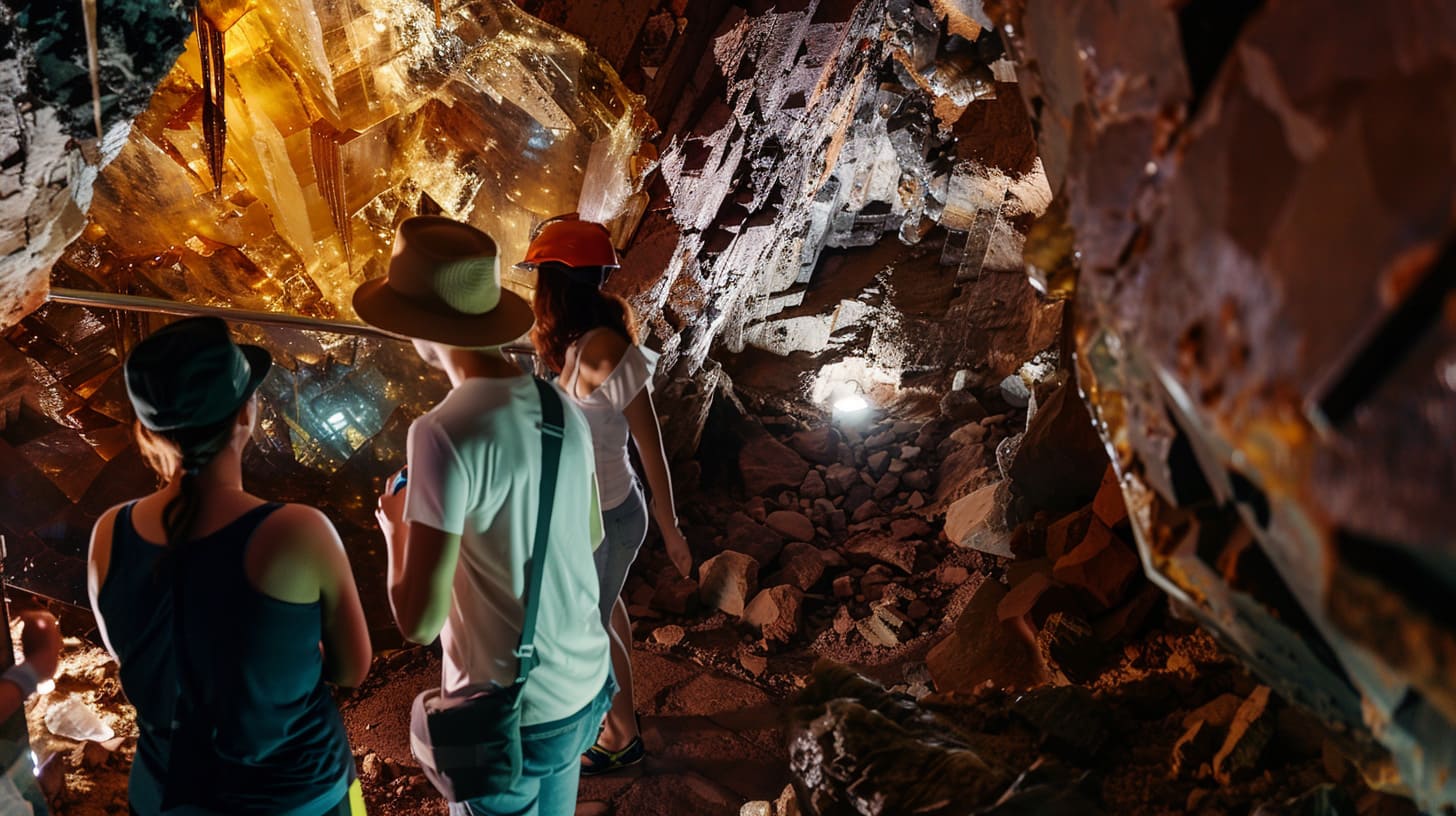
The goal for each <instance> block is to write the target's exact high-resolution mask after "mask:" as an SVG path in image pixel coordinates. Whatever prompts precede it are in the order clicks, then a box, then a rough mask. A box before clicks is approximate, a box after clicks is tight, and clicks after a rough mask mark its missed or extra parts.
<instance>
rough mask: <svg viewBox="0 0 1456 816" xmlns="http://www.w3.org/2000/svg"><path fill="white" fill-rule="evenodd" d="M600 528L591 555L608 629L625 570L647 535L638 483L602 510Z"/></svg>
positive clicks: (625, 577)
mask: <svg viewBox="0 0 1456 816" xmlns="http://www.w3.org/2000/svg"><path fill="white" fill-rule="evenodd" d="M602 529H603V532H604V535H603V538H602V545H601V546H600V547H597V551H596V552H595V553H593V554H592V557H593V558H595V559H596V562H597V581H598V582H599V583H598V592H599V593H600V594H599V596H598V601H599V603H600V604H601V610H602V625H603V626H606V627H607V629H611V628H612V607H613V606H615V605H616V603H617V596H618V595H621V594H622V587H624V586H626V585H627V571H628V570H630V569H632V562H633V561H635V560H637V551H638V550H641V549H642V542H643V541H644V540H645V539H646V538H647V501H646V500H645V499H644V498H643V497H642V486H641V485H639V484H637V483H636V482H635V481H634V482H633V483H632V492H631V493H630V494H628V496H627V498H626V499H625V500H624V501H623V502H622V503H621V504H619V505H617V506H616V507H613V508H612V509H610V510H603V511H602Z"/></svg>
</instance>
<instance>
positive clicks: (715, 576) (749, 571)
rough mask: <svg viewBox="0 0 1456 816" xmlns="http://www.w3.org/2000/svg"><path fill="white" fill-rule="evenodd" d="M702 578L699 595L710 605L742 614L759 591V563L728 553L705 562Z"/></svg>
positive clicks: (699, 569)
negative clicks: (750, 599) (749, 600)
mask: <svg viewBox="0 0 1456 816" xmlns="http://www.w3.org/2000/svg"><path fill="white" fill-rule="evenodd" d="M698 576H699V577H698V582H699V588H698V595H699V597H701V598H702V599H703V603H704V604H705V605H706V606H708V607H709V608H711V609H721V610H723V611H724V612H727V613H728V614H730V615H742V614H743V610H744V607H746V606H747V605H748V599H749V598H751V597H753V594H754V592H755V591H756V590H757V589H758V562H757V561H756V560H754V559H753V558H752V557H751V556H747V555H744V554H743V553H740V552H734V551H732V550H727V551H725V552H721V553H719V554H717V555H715V556H713V557H712V558H709V559H708V560H707V561H704V562H703V565H702V566H701V567H699V568H698Z"/></svg>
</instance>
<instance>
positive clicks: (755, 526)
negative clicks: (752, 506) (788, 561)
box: [723, 513, 813, 564]
mask: <svg viewBox="0 0 1456 816" xmlns="http://www.w3.org/2000/svg"><path fill="white" fill-rule="evenodd" d="M810 532H811V533H812V532H813V527H812V525H811V526H810ZM723 543H724V548H725V549H730V550H735V551H737V552H741V553H744V554H746V555H750V556H752V557H753V559H754V560H755V561H757V562H758V563H759V564H768V563H770V562H772V561H773V560H774V559H775V558H777V557H778V555H779V551H780V550H782V549H783V548H784V539H783V537H782V536H780V535H779V534H778V533H776V532H774V531H773V530H770V529H769V528H768V527H767V526H765V525H762V524H759V523H758V522H756V521H754V520H753V519H751V518H749V517H748V516H746V515H744V514H742V513H734V514H733V515H731V516H729V517H728V530H727V534H726V535H725V536H724V539H723Z"/></svg>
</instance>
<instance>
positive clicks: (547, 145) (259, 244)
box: [57, 0, 655, 319]
mask: <svg viewBox="0 0 1456 816" xmlns="http://www.w3.org/2000/svg"><path fill="white" fill-rule="evenodd" d="M195 18H196V20H197V23H198V29H197V35H196V36H195V37H194V40H193V42H192V43H191V44H190V46H189V48H188V50H187V51H186V53H185V54H184V55H183V56H182V57H181V59H179V60H178V62H177V64H176V66H175V67H174V68H173V69H172V71H171V73H170V74H169V75H168V76H167V78H166V79H165V80H164V81H163V82H162V83H161V85H160V86H159V87H158V89H157V91H156V93H155V95H154V96H153V99H152V103H151V106H150V107H149V109H148V110H147V111H146V112H145V113H144V114H143V115H142V116H140V117H139V118H138V119H137V121H136V122H135V124H134V125H133V129H132V133H131V135H130V138H129V140H128V142H127V144H126V146H125V147H124V148H123V149H122V152H121V154H120V155H119V156H118V157H117V158H116V160H115V161H114V162H112V163H111V165H109V166H108V167H107V168H106V170H105V171H104V172H103V173H102V174H101V178H100V180H99V181H98V183H97V186H96V194H95V199H94V201H93V202H92V207H91V210H90V213H89V219H90V221H89V225H88V227H87V229H86V230H85V232H84V233H83V235H82V237H81V238H79V239H77V241H76V242H75V243H74V244H73V245H72V246H71V247H70V249H69V251H68V252H67V254H66V257H65V259H64V260H63V261H62V263H61V265H60V268H58V270H57V278H58V283H59V281H60V279H64V280H65V281H66V282H67V284H68V285H72V286H80V287H83V288H99V289H103V290H109V291H116V292H127V293H135V294H146V295H153V296H161V297H168V298H173V299H176V300H183V301H189V302H197V303H205V304H209V305H222V306H233V307H238V308H250V309H260V310H265V311H274V312H289V313H295V314H302V315H308V316H312V317H318V318H325V319H334V318H342V319H348V318H351V317H352V309H351V307H350V305H349V299H350V295H351V294H352V292H353V290H354V288H355V287H356V286H357V285H358V284H359V283H361V282H363V281H364V280H366V279H369V278H372V277H377V276H379V275H382V274H384V268H385V263H386V261H387V258H388V257H389V250H390V244H391V239H392V234H393V230H394V227H395V225H396V224H397V223H398V222H399V221H400V220H401V219H403V218H404V217H406V216H408V215H411V214H413V213H416V212H421V211H442V212H443V213H444V214H446V215H449V216H451V217H455V218H459V219H462V220H466V221H469V222H471V223H473V224H475V225H476V226H478V227H480V228H482V229H484V230H486V231H487V232H489V233H491V234H492V235H493V236H494V237H495V238H496V241H497V244H498V245H499V246H500V250H501V254H502V258H501V261H502V268H503V269H507V270H509V268H510V265H511V264H512V263H514V262H515V261H517V260H519V259H520V258H521V257H522V255H524V252H525V243H526V240H527V234H528V232H529V230H530V228H531V227H532V226H533V225H534V224H536V223H538V222H540V221H541V220H543V219H545V218H547V217H550V216H553V215H557V214H559V213H562V212H568V211H572V210H578V209H580V210H581V211H582V213H583V216H584V217H587V218H592V219H596V220H602V221H607V222H612V221H614V219H619V216H621V215H622V214H623V213H628V214H629V215H628V218H631V217H632V216H631V215H630V214H631V213H637V212H640V210H641V206H640V204H641V200H640V199H643V198H645V197H644V196H643V194H642V193H641V188H642V182H643V177H644V176H645V175H646V173H647V172H648V171H650V169H651V167H652V162H651V160H650V156H651V155H652V153H651V148H650V147H648V148H646V149H645V150H644V148H643V140H644V137H645V136H647V135H651V134H650V131H652V130H654V129H655V125H654V124H653V123H652V122H651V119H650V118H649V117H647V116H646V115H645V114H643V112H642V106H641V101H640V99H639V98H638V97H636V96H635V95H634V94H632V93H630V92H629V91H627V90H626V89H625V88H624V87H623V86H622V85H621V83H620V82H619V80H618V79H617V76H616V74H615V72H614V71H613V70H612V68H611V67H610V66H608V65H607V64H606V63H604V62H603V61H602V60H601V59H600V58H599V57H597V56H596V55H595V54H594V53H592V52H591V51H590V50H588V49H587V47H586V46H585V45H584V44H583V43H582V42H581V41H580V40H579V39H577V38H575V37H572V36H570V35H567V34H565V33H563V32H561V31H559V30H557V29H555V28H552V27H551V26H548V25H546V24H544V23H542V22H540V21H539V20H536V19H534V18H532V17H530V16H529V15H527V14H525V13H524V12H523V11H521V10H520V9H518V8H516V7H515V6H514V5H512V4H511V3H508V2H493V0H473V1H472V2H468V3H456V4H448V3H447V4H445V5H444V7H443V8H442V9H441V16H440V20H439V21H440V23H441V25H439V26H437V25H436V16H435V12H434V9H433V8H432V7H431V6H430V5H427V4H424V3H420V2H418V0H337V1H333V2H319V3H306V2H301V0H280V2H270V3H252V2H249V1H248V0H206V1H205V2H203V3H202V4H201V7H200V8H199V10H198V11H197V13H196V15H195ZM199 42H200V43H201V44H202V47H199ZM630 226H631V225H624V224H621V223H614V224H613V227H614V230H615V232H616V233H617V234H622V233H623V232H625V231H626V230H627V229H629V228H630ZM506 278H507V283H508V285H510V284H514V285H515V286H517V288H529V287H530V284H531V282H530V281H529V280H526V279H523V278H521V277H520V273H516V272H512V271H508V272H507V273H506Z"/></svg>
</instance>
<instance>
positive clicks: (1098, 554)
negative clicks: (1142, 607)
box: [1052, 521, 1142, 609]
mask: <svg viewBox="0 0 1456 816" xmlns="http://www.w3.org/2000/svg"><path fill="white" fill-rule="evenodd" d="M1141 570H1142V565H1141V564H1139V563H1138V558H1137V554H1136V553H1134V552H1133V551H1132V549H1131V548H1129V547H1128V546H1127V545H1126V544H1123V543H1122V542H1121V541H1118V540H1117V538H1116V537H1115V536H1114V535H1113V534H1112V531H1110V530H1108V529H1107V528H1106V527H1105V526H1103V524H1102V522H1100V521H1094V522H1093V523H1092V526H1091V528H1090V529H1089V530H1088V531H1087V537H1086V538H1084V539H1083V540H1082V543H1081V544H1078V545H1077V546H1076V547H1074V548H1073V549H1072V551H1071V552H1069V553H1067V554H1066V555H1064V556H1062V557H1061V558H1059V559H1058V560H1057V563H1056V565H1055V566H1054V567H1052V577H1053V578H1056V579H1057V581H1059V582H1061V583H1063V584H1066V585H1067V586H1070V587H1075V588H1076V589H1079V590H1081V591H1082V592H1085V593H1087V595H1089V596H1090V597H1091V598H1092V599H1093V600H1095V601H1096V602H1097V603H1098V604H1099V605H1101V606H1102V608H1104V609H1110V608H1112V607H1113V606H1116V605H1117V603H1118V602H1119V601H1121V600H1122V598H1123V594H1124V593H1125V592H1126V590H1127V587H1128V585H1129V584H1131V583H1132V580H1133V578H1134V577H1135V576H1137V575H1138V574H1140V572H1141Z"/></svg>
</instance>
